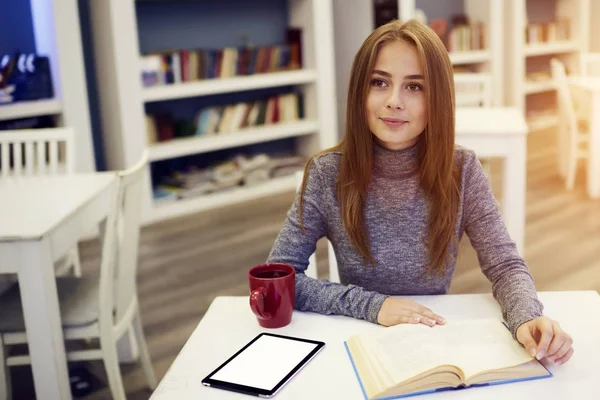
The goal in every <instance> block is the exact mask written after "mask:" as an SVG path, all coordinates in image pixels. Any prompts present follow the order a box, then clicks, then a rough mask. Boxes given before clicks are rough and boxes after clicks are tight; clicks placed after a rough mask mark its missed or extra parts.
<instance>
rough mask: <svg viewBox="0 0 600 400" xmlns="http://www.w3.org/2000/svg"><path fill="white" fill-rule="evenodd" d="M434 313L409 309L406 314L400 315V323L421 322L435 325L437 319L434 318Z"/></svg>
mask: <svg viewBox="0 0 600 400" xmlns="http://www.w3.org/2000/svg"><path fill="white" fill-rule="evenodd" d="M435 317H436V316H435V314H433V313H432V312H431V311H430V312H421V313H418V312H411V311H409V312H408V313H407V314H406V315H404V316H403V317H402V321H401V322H402V323H408V324H423V325H427V326H435V325H437V321H436V320H435Z"/></svg>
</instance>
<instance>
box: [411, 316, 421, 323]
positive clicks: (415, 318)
mask: <svg viewBox="0 0 600 400" xmlns="http://www.w3.org/2000/svg"><path fill="white" fill-rule="evenodd" d="M413 320H414V321H417V322H419V321H420V320H421V318H419V317H413Z"/></svg>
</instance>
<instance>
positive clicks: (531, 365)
mask: <svg viewBox="0 0 600 400" xmlns="http://www.w3.org/2000/svg"><path fill="white" fill-rule="evenodd" d="M345 345H346V349H347V350H348V355H349V356H350V360H351V362H352V365H353V366H354V370H355V372H356V376H357V377H358V380H359V382H360V384H361V387H362V389H363V393H364V395H365V398H367V399H369V400H370V399H384V398H397V397H405V396H413V395H417V394H423V393H430V392H434V391H438V390H447V389H453V388H463V387H473V386H481V385H490V384H499V383H509V382H515V381H521V380H530V379H538V378H546V377H551V376H552V373H550V372H549V371H548V370H547V369H546V368H545V367H544V366H543V365H542V364H541V363H540V362H539V361H538V360H536V359H535V358H533V357H532V356H531V355H529V353H528V352H527V351H526V350H525V348H524V347H522V346H521V345H520V344H519V343H518V342H517V341H516V340H514V339H513V337H512V336H511V334H510V331H509V330H508V329H507V328H506V326H505V325H504V323H503V322H502V321H499V320H497V319H479V320H469V321H455V322H453V321H449V322H446V324H444V325H438V326H434V327H429V326H426V325H423V324H401V325H396V326H393V327H388V328H378V329H374V330H372V331H368V332H365V333H361V334H358V335H355V336H353V337H351V338H350V339H348V341H346V342H345Z"/></svg>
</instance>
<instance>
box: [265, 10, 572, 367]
mask: <svg viewBox="0 0 600 400" xmlns="http://www.w3.org/2000/svg"><path fill="white" fill-rule="evenodd" d="M464 233H466V234H467V235H468V236H469V238H470V241H471V243H472V245H473V247H474V248H475V250H476V251H477V254H478V258H479V262H480V265H481V268H482V271H483V273H484V274H485V275H486V277H487V278H488V279H489V280H490V281H491V282H492V287H493V294H494V297H495V298H496V299H497V301H498V302H499V304H500V306H501V308H502V313H503V316H504V319H505V320H506V322H507V323H508V325H509V328H510V330H511V332H512V334H513V337H514V338H515V339H517V340H518V341H519V342H520V343H521V344H522V345H524V346H525V347H526V348H527V350H528V351H530V353H531V354H532V355H533V356H536V357H537V358H538V359H541V358H544V357H547V358H548V359H549V360H551V361H553V362H555V363H557V364H562V363H564V362H566V361H568V360H569V358H570V357H571V356H572V354H573V349H572V347H571V344H572V340H571V337H570V336H569V335H568V334H567V333H565V332H564V331H563V330H562V329H561V328H560V326H559V324H558V323H557V322H555V321H553V320H551V319H549V318H548V317H545V316H543V313H542V310H543V306H542V304H541V303H540V301H539V300H538V297H537V293H536V289H535V285H534V282H533V278H532V277H531V275H530V273H529V271H528V269H527V267H526V265H525V263H524V261H523V259H522V258H521V257H520V256H519V254H518V252H517V249H516V246H515V244H514V242H513V241H512V240H511V238H510V237H509V235H508V233H507V231H506V228H505V225H504V221H503V220H502V216H501V214H500V211H499V209H498V205H497V202H496V200H495V198H494V196H493V194H492V190H491V188H490V184H489V181H488V179H487V177H486V175H485V173H484V171H483V168H482V166H481V164H480V163H479V161H478V159H477V157H476V155H475V154H474V153H473V152H472V151H470V150H466V149H462V148H457V147H456V146H455V142H454V82H453V72H452V65H451V63H450V59H449V57H448V53H447V51H446V49H445V47H444V45H443V43H442V42H441V40H440V39H439V38H438V37H437V35H436V34H435V33H434V32H433V31H432V30H431V29H429V28H428V27H426V26H425V25H423V24H420V23H418V22H416V21H410V22H407V23H405V24H402V23H400V22H399V21H393V22H390V23H388V24H386V25H384V26H381V27H379V28H378V29H377V30H375V31H374V32H373V33H372V34H371V35H370V36H369V37H368V38H367V39H366V40H365V42H364V43H363V45H362V46H361V48H360V49H359V50H358V53H357V54H356V56H355V59H354V63H353V65H352V73H351V78H350V87H349V96H348V104H347V116H346V132H345V136H344V138H343V139H342V141H341V142H340V144H338V145H337V146H335V147H333V148H331V149H327V150H325V151H323V152H321V153H319V154H317V155H315V156H314V157H312V158H311V159H310V160H309V162H308V163H307V166H306V168H305V174H304V181H303V184H302V189H301V191H300V192H299V194H298V196H297V198H296V200H295V202H294V204H293V205H292V207H291V209H290V211H289V212H288V215H287V219H286V221H285V223H284V225H283V228H282V230H281V232H280V233H279V236H278V237H277V240H276V241H275V244H274V247H273V249H272V250H271V253H270V255H269V258H268V262H282V263H287V264H290V265H292V266H294V268H295V269H296V271H297V275H296V308H297V309H298V310H302V311H313V312H317V313H323V314H338V315H347V316H351V317H354V318H360V319H364V320H367V321H371V322H373V323H378V324H381V325H385V326H390V325H395V324H399V323H422V324H426V325H429V326H434V325H436V324H443V323H444V322H445V321H444V319H443V318H442V317H441V316H439V315H437V314H435V313H434V312H433V311H431V310H429V309H427V308H425V307H423V306H421V305H419V304H417V303H415V302H414V301H412V300H409V299H403V298H398V297H397V296H407V295H432V294H444V293H447V292H448V288H449V287H450V281H451V279H452V274H453V272H454V268H455V266H456V259H457V253H458V243H459V241H460V239H461V237H462V236H463V234H464ZM324 236H327V238H328V239H329V240H330V241H331V243H332V244H333V247H334V249H335V254H336V257H337V261H338V268H339V275H340V280H341V284H338V283H332V282H329V281H323V280H316V279H312V278H309V277H307V276H306V275H305V274H304V271H305V270H306V268H307V266H308V258H309V257H310V255H311V254H312V253H313V252H314V251H315V248H316V243H317V241H318V240H319V239H320V238H322V237H324ZM391 296H396V297H391Z"/></svg>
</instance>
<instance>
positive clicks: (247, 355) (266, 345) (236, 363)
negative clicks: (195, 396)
mask: <svg viewBox="0 0 600 400" xmlns="http://www.w3.org/2000/svg"><path fill="white" fill-rule="evenodd" d="M323 346H325V343H324V342H319V341H315V340H307V339H301V338H296V337H291V336H282V335H275V334H272V333H261V334H259V335H258V336H256V337H255V338H254V339H252V341H251V342H250V343H248V344H247V345H245V346H244V347H243V348H242V349H241V350H240V351H238V352H237V353H235V354H234V355H233V356H232V357H231V358H229V359H228V360H227V361H225V362H224V363H223V364H221V365H220V366H219V367H218V368H217V369H215V370H214V371H213V372H211V373H210V374H209V375H208V376H207V377H206V378H204V379H203V380H202V384H203V385H205V386H210V387H214V388H218V389H225V390H231V391H234V392H239V393H245V394H249V395H253V396H259V397H272V396H274V395H275V394H276V393H277V392H278V391H279V389H281V388H282V387H283V386H284V385H285V384H286V383H287V382H288V381H289V380H290V379H291V378H292V377H293V376H294V375H295V374H296V373H297V372H298V371H300V369H302V367H303V366H304V365H306V363H308V362H309V361H310V360H311V359H312V358H313V357H314V356H315V355H316V354H317V353H318V352H319V351H320V350H321V349H322V348H323Z"/></svg>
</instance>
